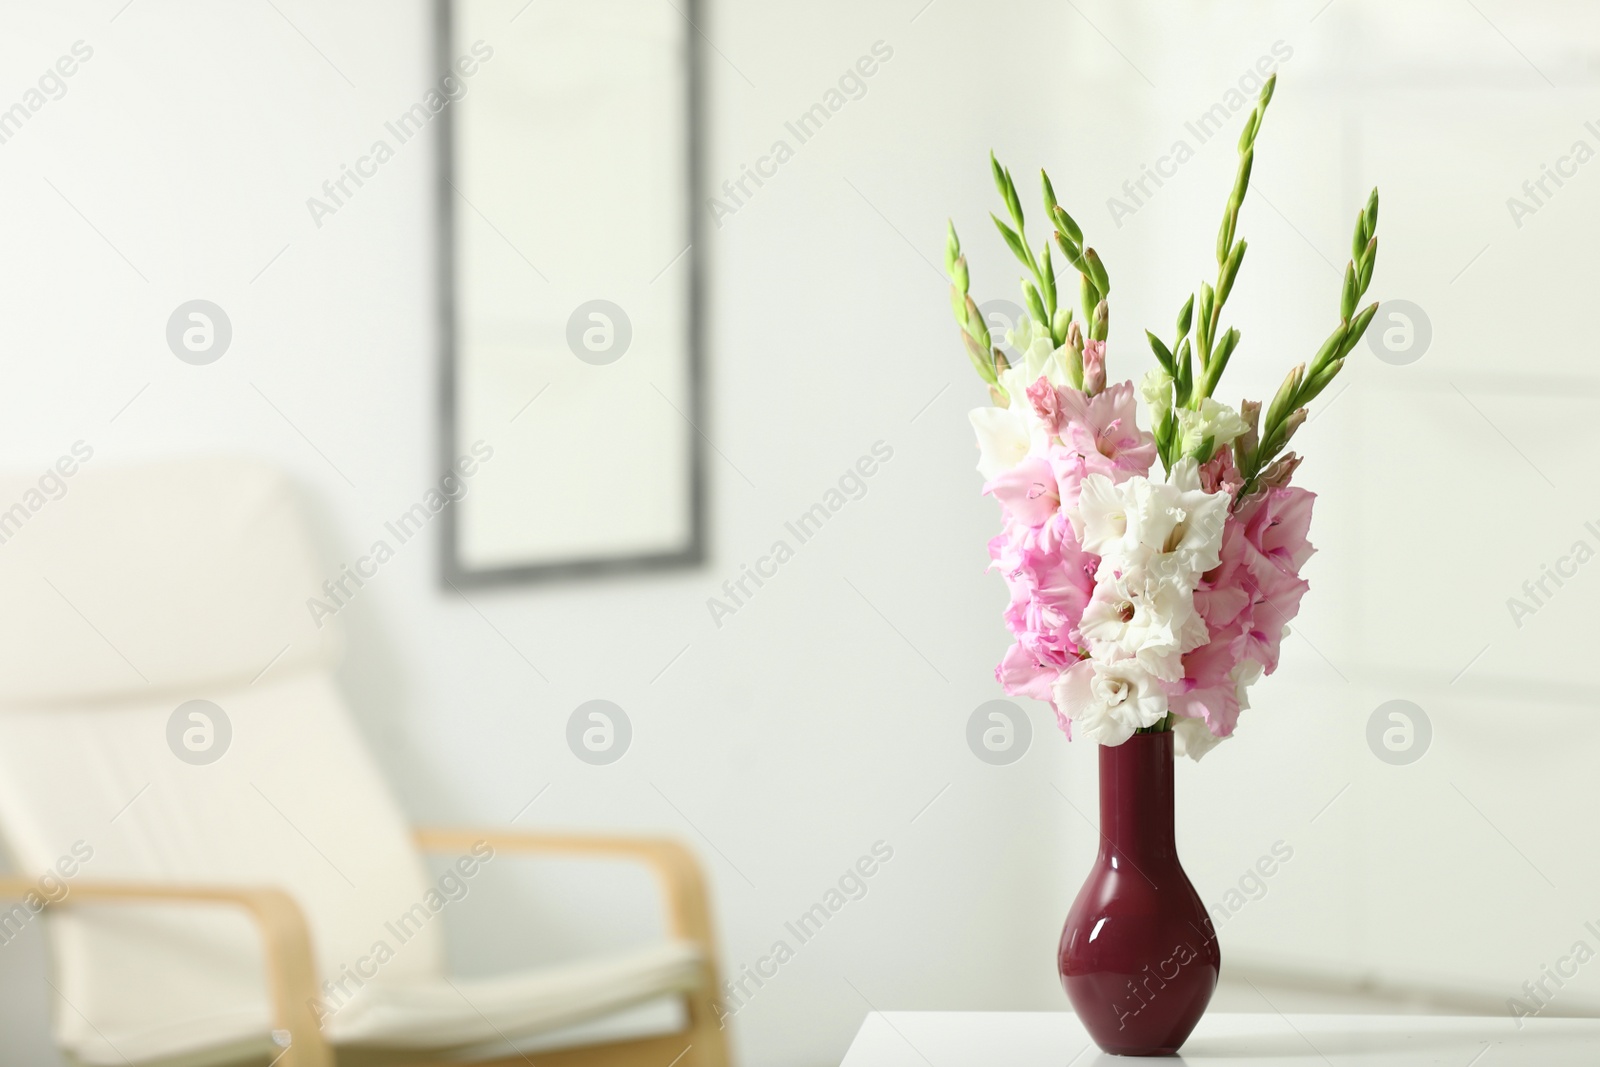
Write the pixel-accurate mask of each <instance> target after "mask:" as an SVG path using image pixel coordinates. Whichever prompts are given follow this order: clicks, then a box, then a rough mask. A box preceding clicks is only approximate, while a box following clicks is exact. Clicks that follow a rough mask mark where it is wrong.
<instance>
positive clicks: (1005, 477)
mask: <svg viewBox="0 0 1600 1067" xmlns="http://www.w3.org/2000/svg"><path fill="white" fill-rule="evenodd" d="M1040 380H1041V381H1042V380H1043V379H1040ZM983 491H984V492H985V493H987V494H989V495H991V496H993V497H994V498H995V499H996V500H998V501H1000V506H1001V507H1002V508H1004V509H1005V513H1006V515H1007V516H1009V517H1010V518H1012V519H1014V520H1016V521H1017V522H1019V523H1021V524H1022V525H1024V526H1029V527H1035V526H1043V525H1044V524H1045V522H1046V521H1048V520H1049V518H1050V516H1052V515H1054V514H1056V512H1057V511H1058V510H1059V509H1060V507H1061V491H1060V489H1059V488H1058V486H1057V485H1056V472H1055V468H1054V467H1053V466H1052V465H1051V463H1050V461H1049V460H1047V459H1045V458H1044V457H1043V456H1040V455H1030V456H1028V457H1027V458H1026V459H1024V460H1023V461H1022V462H1021V463H1019V464H1017V465H1016V466H1015V467H1012V468H1011V469H1010V470H1008V471H1006V472H1005V473H1003V474H1000V475H998V476H996V477H994V478H991V479H989V481H988V482H986V483H985V484H984V487H983Z"/></svg>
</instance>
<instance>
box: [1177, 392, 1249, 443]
mask: <svg viewBox="0 0 1600 1067" xmlns="http://www.w3.org/2000/svg"><path fill="white" fill-rule="evenodd" d="M1249 428H1250V427H1248V426H1246V425H1245V421H1244V417H1243V416H1241V415H1240V414H1239V413H1238V412H1237V411H1235V410H1233V408H1231V407H1229V406H1228V405H1226V404H1224V403H1223V402H1222V401H1220V400H1213V399H1212V398H1211V397H1209V396H1208V397H1206V398H1205V399H1204V400H1202V401H1200V410H1199V411H1190V410H1189V409H1188V408H1179V409H1178V433H1179V448H1180V450H1181V451H1183V452H1190V451H1193V450H1194V449H1195V448H1196V447H1197V446H1198V445H1199V444H1200V442H1201V441H1204V440H1205V439H1206V438H1207V437H1209V438H1211V440H1212V442H1213V443H1215V445H1216V447H1217V448H1218V449H1221V448H1224V447H1226V446H1227V445H1230V444H1232V443H1233V439H1234V438H1236V437H1238V436H1239V435H1241V434H1243V433H1244V432H1245V431H1246V430H1248V429H1249Z"/></svg>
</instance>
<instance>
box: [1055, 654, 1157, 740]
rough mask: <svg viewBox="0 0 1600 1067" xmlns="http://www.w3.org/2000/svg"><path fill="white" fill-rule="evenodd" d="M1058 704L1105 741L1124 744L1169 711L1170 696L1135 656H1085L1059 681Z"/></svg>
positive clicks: (1075, 721) (1082, 725)
mask: <svg viewBox="0 0 1600 1067" xmlns="http://www.w3.org/2000/svg"><path fill="white" fill-rule="evenodd" d="M1053 695H1054V697H1055V703H1056V706H1057V707H1058V708H1060V709H1061V710H1062V712H1063V713H1064V714H1065V715H1066V716H1067V717H1068V718H1069V719H1071V720H1072V721H1073V722H1074V723H1077V724H1078V726H1079V727H1080V728H1081V729H1082V730H1083V732H1084V734H1085V735H1087V736H1088V737H1090V738H1091V739H1093V740H1095V741H1097V742H1099V743H1100V744H1102V745H1120V744H1122V742H1124V741H1126V740H1127V739H1128V738H1130V737H1132V736H1133V733H1134V731H1135V730H1139V729H1142V728H1144V727H1146V726H1154V725H1155V724H1156V723H1158V722H1160V721H1161V720H1162V719H1163V718H1165V717H1166V714H1167V694H1166V693H1165V692H1163V691H1162V689H1161V687H1160V685H1158V684H1157V682H1156V680H1155V678H1154V677H1153V676H1152V675H1151V674H1150V673H1149V672H1148V671H1146V670H1145V669H1144V668H1143V667H1141V666H1140V665H1139V663H1138V661H1136V660H1119V661H1116V662H1112V663H1102V662H1099V661H1097V660H1092V659H1090V660H1083V661H1081V662H1079V663H1077V664H1075V665H1074V666H1072V667H1070V668H1069V669H1068V670H1067V671H1065V672H1064V673H1063V674H1062V675H1061V676H1060V677H1059V678H1057V679H1056V681H1055V686H1054V688H1053Z"/></svg>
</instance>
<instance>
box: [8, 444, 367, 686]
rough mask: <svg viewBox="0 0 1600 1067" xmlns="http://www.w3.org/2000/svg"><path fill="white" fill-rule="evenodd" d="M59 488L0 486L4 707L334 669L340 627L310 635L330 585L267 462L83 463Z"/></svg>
mask: <svg viewBox="0 0 1600 1067" xmlns="http://www.w3.org/2000/svg"><path fill="white" fill-rule="evenodd" d="M57 480H58V481H59V482H60V484H61V485H62V486H64V493H63V495H61V496H60V497H59V498H58V499H53V498H52V497H51V496H49V495H48V494H46V493H44V492H42V491H41V490H40V489H39V484H38V482H39V480H38V479H37V478H29V479H22V478H5V479H0V538H3V543H0V603H3V604H5V605H6V610H5V611H3V612H0V704H19V703H20V704H29V703H31V704H35V705H37V704H41V703H49V702H54V701H60V700H75V699H83V698H89V697H112V696H118V695H133V694H138V693H149V692H155V691H163V692H165V691H174V690H180V689H183V688H186V687H190V688H192V687H195V686H201V685H205V684H208V683H212V682H227V681H233V680H236V679H245V680H248V679H250V678H253V677H255V675H256V674H258V673H259V672H260V671H262V670H263V669H265V668H266V667H267V665H268V664H269V663H271V664H273V667H272V669H273V670H274V671H280V670H293V669H294V668H296V667H307V666H324V667H326V666H331V665H333V664H334V663H336V662H337V660H338V656H339V651H340V644H339V628H338V626H337V625H336V621H337V620H331V621H330V620H328V619H326V618H324V619H323V620H322V623H323V625H321V626H320V627H319V626H317V625H316V624H315V623H314V621H313V619H312V617H311V612H310V610H309V609H308V607H307V604H306V601H307V599H308V598H310V597H313V596H325V594H324V593H323V591H322V589H321V586H322V583H323V582H324V581H327V580H332V579H337V578H340V577H342V575H340V574H334V573H329V574H326V575H324V574H322V573H321V572H320V571H319V570H318V568H317V567H316V565H315V560H314V556H313V553H312V551H311V546H310V544H309V543H308V539H307V537H306V534H305V527H304V523H303V521H302V520H301V517H300V509H299V507H298V504H297V501H296V499H295V496H294V493H293V491H292V489H291V487H290V485H289V483H288V482H287V481H286V480H285V479H284V477H283V476H282V475H281V474H279V473H277V472H276V471H274V470H273V469H272V468H270V467H266V466H264V465H262V464H260V463H257V462H255V461H252V460H244V459H228V458H203V459H181V460H171V461H167V462H162V463H151V464H146V465H144V466H138V467H126V468H115V467H104V468H102V467H96V466H95V465H94V463H93V462H91V463H90V464H89V465H87V466H84V467H82V468H81V469H79V470H77V472H76V473H75V474H73V475H72V476H71V477H69V478H65V479H57ZM55 484H56V483H55V482H51V483H50V485H51V487H52V491H53V490H54V485H55ZM30 505H38V507H37V510H31V508H30ZM346 588H347V589H351V590H354V589H355V586H354V585H353V584H351V583H350V582H349V581H348V580H347V581H346Z"/></svg>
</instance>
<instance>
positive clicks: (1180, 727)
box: [1172, 716, 1223, 760]
mask: <svg viewBox="0 0 1600 1067" xmlns="http://www.w3.org/2000/svg"><path fill="white" fill-rule="evenodd" d="M1222 741H1223V739H1222V738H1220V737H1218V736H1217V735H1216V734H1214V733H1212V732H1211V728H1210V727H1209V726H1207V725H1206V724H1205V722H1204V721H1203V720H1200V719H1189V718H1185V717H1183V716H1177V717H1176V721H1175V722H1174V723H1173V724H1172V752H1173V754H1174V755H1177V756H1188V757H1189V758H1190V759H1192V760H1198V759H1199V758H1200V757H1201V756H1204V755H1205V754H1206V753H1207V752H1210V751H1211V750H1212V749H1214V748H1216V747H1217V746H1218V745H1220V744H1222Z"/></svg>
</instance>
